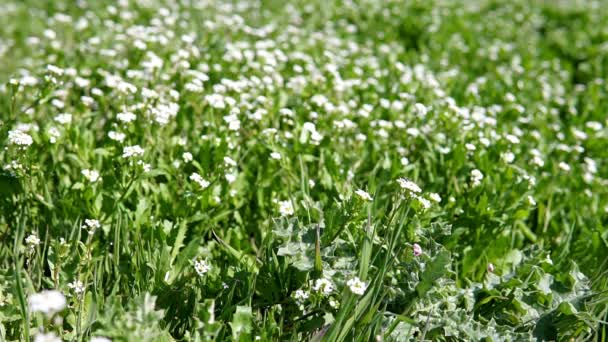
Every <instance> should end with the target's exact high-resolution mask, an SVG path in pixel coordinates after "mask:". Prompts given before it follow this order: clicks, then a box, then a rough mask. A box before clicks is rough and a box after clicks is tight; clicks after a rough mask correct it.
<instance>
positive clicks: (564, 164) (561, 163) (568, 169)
mask: <svg viewBox="0 0 608 342" xmlns="http://www.w3.org/2000/svg"><path fill="white" fill-rule="evenodd" d="M558 166H559V168H560V169H562V170H564V171H566V172H569V171H570V170H571V169H572V168H571V167H570V165H568V164H566V163H564V162H560V163H559V165H558Z"/></svg>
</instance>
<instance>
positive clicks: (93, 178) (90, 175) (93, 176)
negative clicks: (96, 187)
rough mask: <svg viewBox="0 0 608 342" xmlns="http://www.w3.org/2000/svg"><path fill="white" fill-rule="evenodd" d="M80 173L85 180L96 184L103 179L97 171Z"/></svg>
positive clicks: (87, 170) (86, 170)
mask: <svg viewBox="0 0 608 342" xmlns="http://www.w3.org/2000/svg"><path fill="white" fill-rule="evenodd" d="M80 172H81V173H82V175H83V176H84V178H86V179H87V180H88V181H89V182H91V183H95V182H97V181H98V180H99V179H100V178H101V177H99V172H98V171H97V170H89V169H85V170H82V171H80Z"/></svg>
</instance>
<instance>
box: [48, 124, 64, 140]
mask: <svg viewBox="0 0 608 342" xmlns="http://www.w3.org/2000/svg"><path fill="white" fill-rule="evenodd" d="M47 133H48V135H49V142H50V143H51V144H54V143H56V142H57V139H59V137H60V136H61V132H59V129H58V128H57V127H50V128H49V129H48V130H47Z"/></svg>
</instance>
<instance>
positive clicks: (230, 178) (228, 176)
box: [224, 172, 237, 184]
mask: <svg viewBox="0 0 608 342" xmlns="http://www.w3.org/2000/svg"><path fill="white" fill-rule="evenodd" d="M236 176H237V174H236V172H235V173H226V174H225V175H224V177H225V178H226V181H227V182H228V183H230V184H232V183H233V182H234V181H235V180H236Z"/></svg>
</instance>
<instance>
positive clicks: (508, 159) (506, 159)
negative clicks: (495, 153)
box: [500, 152, 515, 164]
mask: <svg viewBox="0 0 608 342" xmlns="http://www.w3.org/2000/svg"><path fill="white" fill-rule="evenodd" d="M500 157H501V158H502V160H503V161H504V162H505V163H507V164H511V163H512V162H513V161H514V160H515V154H513V152H505V153H503V154H501V156H500Z"/></svg>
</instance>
